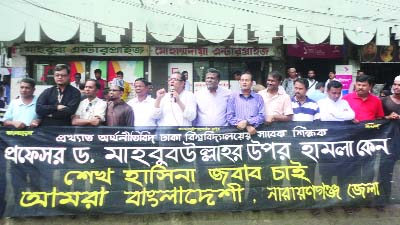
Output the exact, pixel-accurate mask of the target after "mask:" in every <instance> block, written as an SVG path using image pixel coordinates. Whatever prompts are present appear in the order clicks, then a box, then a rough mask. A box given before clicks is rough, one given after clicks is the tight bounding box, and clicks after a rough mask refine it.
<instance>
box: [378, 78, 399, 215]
mask: <svg viewBox="0 0 400 225" xmlns="http://www.w3.org/2000/svg"><path fill="white" fill-rule="evenodd" d="M392 91H393V94H392V95H390V96H387V97H385V98H383V99H382V105H383V111H384V113H385V119H389V120H397V121H398V120H399V119H400V75H399V76H397V77H395V78H394V82H393V85H392ZM398 124H399V123H397V125H398ZM397 129H399V127H398V126H397ZM397 131H398V132H399V130H397ZM399 148H400V146H393V149H399ZM381 156H382V157H381V161H380V164H379V177H378V181H379V187H380V188H381V189H380V193H381V195H380V197H379V201H378V203H377V206H378V207H382V206H383V205H385V204H388V203H390V199H391V193H392V188H391V187H392V183H391V181H392V176H393V168H394V165H395V163H396V161H397V160H398V158H399V156H398V155H397V154H391V155H386V154H382V155H381ZM378 209H379V208H378Z"/></svg>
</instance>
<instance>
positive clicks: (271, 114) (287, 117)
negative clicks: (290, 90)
mask: <svg viewBox="0 0 400 225" xmlns="http://www.w3.org/2000/svg"><path fill="white" fill-rule="evenodd" d="M281 81H282V75H281V74H280V73H279V72H278V71H272V72H270V73H269V74H268V77H267V89H265V90H262V91H260V92H258V94H259V95H261V97H262V98H263V99H264V105H265V106H266V107H265V113H266V120H265V122H266V124H270V123H272V122H274V121H291V120H292V117H293V109H292V103H291V101H290V96H289V95H287V94H286V93H285V91H284V90H282V89H279V84H280V83H281Z"/></svg>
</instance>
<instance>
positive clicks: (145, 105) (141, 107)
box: [128, 78, 157, 126]
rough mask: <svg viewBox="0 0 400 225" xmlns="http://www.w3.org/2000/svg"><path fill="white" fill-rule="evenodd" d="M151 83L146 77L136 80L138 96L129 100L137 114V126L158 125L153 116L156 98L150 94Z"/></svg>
mask: <svg viewBox="0 0 400 225" xmlns="http://www.w3.org/2000/svg"><path fill="white" fill-rule="evenodd" d="M149 84H150V83H149V82H148V81H147V80H146V79H144V78H138V79H136V80H135V84H134V88H135V93H136V97H135V98H133V99H131V100H129V101H128V105H130V106H131V107H132V109H133V113H134V114H135V126H157V124H156V120H155V119H154V118H153V114H154V110H155V109H154V101H155V99H154V98H152V97H151V96H150V95H149Z"/></svg>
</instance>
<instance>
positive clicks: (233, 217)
mask: <svg viewBox="0 0 400 225" xmlns="http://www.w3.org/2000/svg"><path fill="white" fill-rule="evenodd" d="M0 224H1V225H69V224H73V225H92V224H93V225H114V224H115V225H203V224H204V225H217V224H218V225H219V224H223V225H225V224H226V225H259V224H266V225H275V224H276V225H278V224H279V225H325V224H326V225H328V224H329V225H385V224H387V225H395V224H399V225H400V205H391V206H387V207H386V208H385V209H384V211H378V210H376V209H374V208H363V209H361V210H360V211H357V212H354V213H353V214H347V213H345V212H344V211H343V210H342V209H341V208H337V209H335V210H334V211H333V212H332V213H328V212H326V211H324V210H321V212H320V214H319V215H313V214H311V211H310V210H285V211H283V212H275V211H261V212H251V211H245V212H215V213H212V212H204V213H190V214H182V213H171V214H149V215H103V216H97V217H93V216H77V217H71V216H62V217H61V216H58V217H46V218H18V219H14V218H4V219H2V220H1V221H0Z"/></svg>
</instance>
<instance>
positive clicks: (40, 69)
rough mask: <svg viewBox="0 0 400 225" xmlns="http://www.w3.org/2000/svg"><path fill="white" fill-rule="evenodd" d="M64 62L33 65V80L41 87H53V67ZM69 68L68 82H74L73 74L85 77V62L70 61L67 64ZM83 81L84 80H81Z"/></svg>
mask: <svg viewBox="0 0 400 225" xmlns="http://www.w3.org/2000/svg"><path fill="white" fill-rule="evenodd" d="M62 63H65V62H49V63H35V64H34V65H33V68H34V69H33V79H35V81H36V82H37V83H38V84H43V85H54V84H55V83H54V67H55V66H56V65H57V64H62ZM68 65H69V66H70V69H71V71H70V74H69V75H70V81H71V82H73V81H74V80H75V77H74V75H75V73H80V74H82V78H84V77H85V73H86V71H85V65H86V63H85V61H70V62H68ZM82 80H84V79H82Z"/></svg>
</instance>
